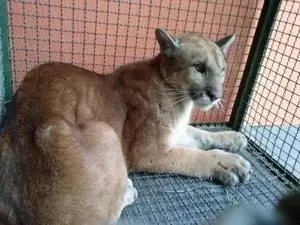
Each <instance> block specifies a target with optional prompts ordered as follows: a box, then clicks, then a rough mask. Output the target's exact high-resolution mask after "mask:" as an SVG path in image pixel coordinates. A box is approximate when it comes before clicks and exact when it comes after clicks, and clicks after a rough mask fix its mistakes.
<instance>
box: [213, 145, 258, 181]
mask: <svg viewBox="0 0 300 225" xmlns="http://www.w3.org/2000/svg"><path fill="white" fill-rule="evenodd" d="M213 154H215V156H214V158H215V159H216V161H215V163H216V165H215V166H214V168H213V175H212V178H213V179H214V180H217V181H219V182H221V183H223V184H224V185H237V184H239V183H245V182H247V181H248V180H249V178H250V174H251V172H252V170H251V164H250V162H248V161H247V160H245V159H244V158H243V157H242V156H240V155H238V154H234V153H229V152H224V151H222V150H213Z"/></svg>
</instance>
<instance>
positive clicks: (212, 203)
mask: <svg viewBox="0 0 300 225" xmlns="http://www.w3.org/2000/svg"><path fill="white" fill-rule="evenodd" d="M252 151H253V150H252V146H249V148H248V150H247V151H242V152H241V154H242V155H243V156H244V157H245V158H246V159H248V160H249V161H250V162H251V164H252V169H253V173H252V177H251V179H250V180H249V182H248V183H246V184H242V185H238V186H233V187H224V186H222V185H218V184H214V183H212V182H208V181H201V180H199V179H196V178H190V177H182V176H176V175H168V174H162V175H157V174H148V173H133V174H131V175H130V177H131V179H132V181H133V184H134V186H135V187H136V188H137V191H138V194H139V196H138V198H137V200H136V202H135V203H133V204H132V205H130V206H128V207H126V208H125V210H124V212H123V214H122V217H121V220H120V222H119V223H118V224H119V225H141V224H145V225H154V224H168V225H196V224H199V225H206V224H214V221H215V220H216V219H217V218H218V217H220V216H221V215H222V214H223V213H227V212H228V211H229V210H231V209H232V208H236V207H241V206H251V207H254V208H256V207H263V208H266V209H268V210H272V209H273V208H274V206H275V205H276V204H277V203H278V200H279V199H280V198H281V197H282V196H283V195H285V194H286V193H287V192H288V191H290V189H289V188H287V186H288V185H289V181H287V180H286V179H285V178H282V179H279V177H277V176H274V172H276V171H275V169H274V167H273V166H272V165H271V164H269V163H268V162H267V161H265V159H264V157H263V156H262V155H260V154H259V153H252ZM250 152H251V153H250ZM262 162H264V163H262Z"/></svg>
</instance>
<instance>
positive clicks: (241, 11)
mask: <svg viewBox="0 0 300 225" xmlns="http://www.w3.org/2000/svg"><path fill="white" fill-rule="evenodd" d="M0 9H1V11H2V12H3V14H2V13H0V18H1V40H2V52H3V56H4V57H3V62H2V65H3V72H4V74H5V78H6V96H7V97H6V98H7V100H8V99H9V96H11V93H13V92H15V91H16V90H17V88H18V86H19V84H20V83H21V82H22V79H23V77H24V75H25V72H26V71H28V70H30V69H31V68H32V67H33V66H35V65H36V64H38V63H41V62H45V61H63V62H70V63H73V64H76V65H79V66H82V67H84V68H86V69H89V70H93V71H96V72H98V73H101V74H109V73H110V72H111V71H113V70H114V69H116V68H117V67H118V66H120V65H122V64H125V63H129V62H132V61H136V60H140V59H144V58H150V57H152V56H154V55H156V54H157V53H158V45H157V44H156V42H155V38H154V29H155V28H156V27H165V28H167V30H168V31H169V32H170V33H173V34H178V33H180V32H183V31H195V32H199V33H202V34H203V35H204V36H207V37H209V38H211V39H214V40H216V39H218V38H220V37H223V36H225V35H227V34H230V33H235V34H236V41H235V44H234V45H233V47H232V48H231V49H230V52H229V55H228V57H227V60H228V68H227V75H226V76H227V77H226V80H225V82H224V87H223V88H224V90H223V92H224V93H223V96H224V97H223V105H224V108H223V109H221V110H220V109H218V110H216V109H214V110H211V111H209V112H206V113H203V112H200V111H198V110H194V111H193V114H192V117H191V122H193V123H195V124H202V125H203V124H205V125H208V126H214V127H217V129H234V130H239V131H241V132H242V133H244V134H245V135H246V136H247V137H248V139H249V146H248V148H247V150H245V151H243V152H242V153H241V154H242V155H243V156H245V158H247V159H248V160H249V161H250V162H251V163H252V165H253V170H254V172H253V176H252V178H251V181H250V182H249V183H247V184H245V185H241V186H238V187H226V188H224V187H222V186H219V185H216V184H212V183H210V182H205V181H199V180H198V179H194V178H187V177H181V176H175V175H168V174H163V175H154V174H148V173H147V174H146V173H142V174H141V173H133V174H131V177H132V179H133V182H134V183H135V185H136V187H137V189H138V192H139V198H138V200H137V202H136V203H135V204H134V205H132V206H130V207H128V208H127V209H126V210H125V211H124V213H123V216H122V218H121V220H122V221H123V222H125V223H128V224H204V223H211V222H212V221H213V220H214V219H216V218H217V217H218V215H219V213H220V212H221V211H224V210H226V209H228V208H230V207H232V206H235V205H243V204H250V205H263V206H265V207H272V206H273V205H274V203H276V201H277V200H278V199H279V198H280V197H281V196H282V195H283V194H284V193H286V191H288V190H290V189H295V188H297V187H298V183H299V178H300V159H299V157H300V156H299V154H300V153H299V152H300V150H299V146H300V143H299V142H300V133H299V130H300V125H299V124H300V116H299V115H300V109H299V105H300V102H299V101H300V92H299V90H300V81H299V79H300V78H299V77H300V76H299V73H300V64H299V54H300V48H299V46H298V45H297V43H299V41H300V40H299V28H300V13H299V10H300V1H299V0H294V1H292V0H288V1H287V0H282V1H273V0H269V1H263V0H251V1H249V0H229V1H227V0H221V1H214V0H206V1H204V0H203V1H198V0H189V1H185V0H145V1H141V0H118V1H117V0H115V1H102V0H98V1H89V0H84V1H80V0H64V1H63V0H52V1H46V0H8V1H5V0H1V6H0ZM6 15H7V16H6ZM8 49H9V51H8ZM10 87H11V89H10Z"/></svg>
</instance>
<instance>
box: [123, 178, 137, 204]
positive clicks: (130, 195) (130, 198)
mask: <svg viewBox="0 0 300 225" xmlns="http://www.w3.org/2000/svg"><path fill="white" fill-rule="evenodd" d="M137 196H138V192H137V190H136V189H135V188H134V187H133V184H132V181H131V180H130V179H129V178H128V184H127V191H126V194H125V196H124V202H123V207H126V206H128V205H131V204H132V203H134V201H135V200H136V198H137Z"/></svg>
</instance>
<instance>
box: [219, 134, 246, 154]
mask: <svg viewBox="0 0 300 225" xmlns="http://www.w3.org/2000/svg"><path fill="white" fill-rule="evenodd" d="M224 138H225V139H226V140H227V141H225V142H227V143H228V146H227V150H228V151H229V152H238V151H240V150H241V149H244V148H245V147H246V146H247V144H248V140H247V138H246V136H245V135H244V134H242V133H240V132H236V131H228V132H226V136H225V137H224Z"/></svg>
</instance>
